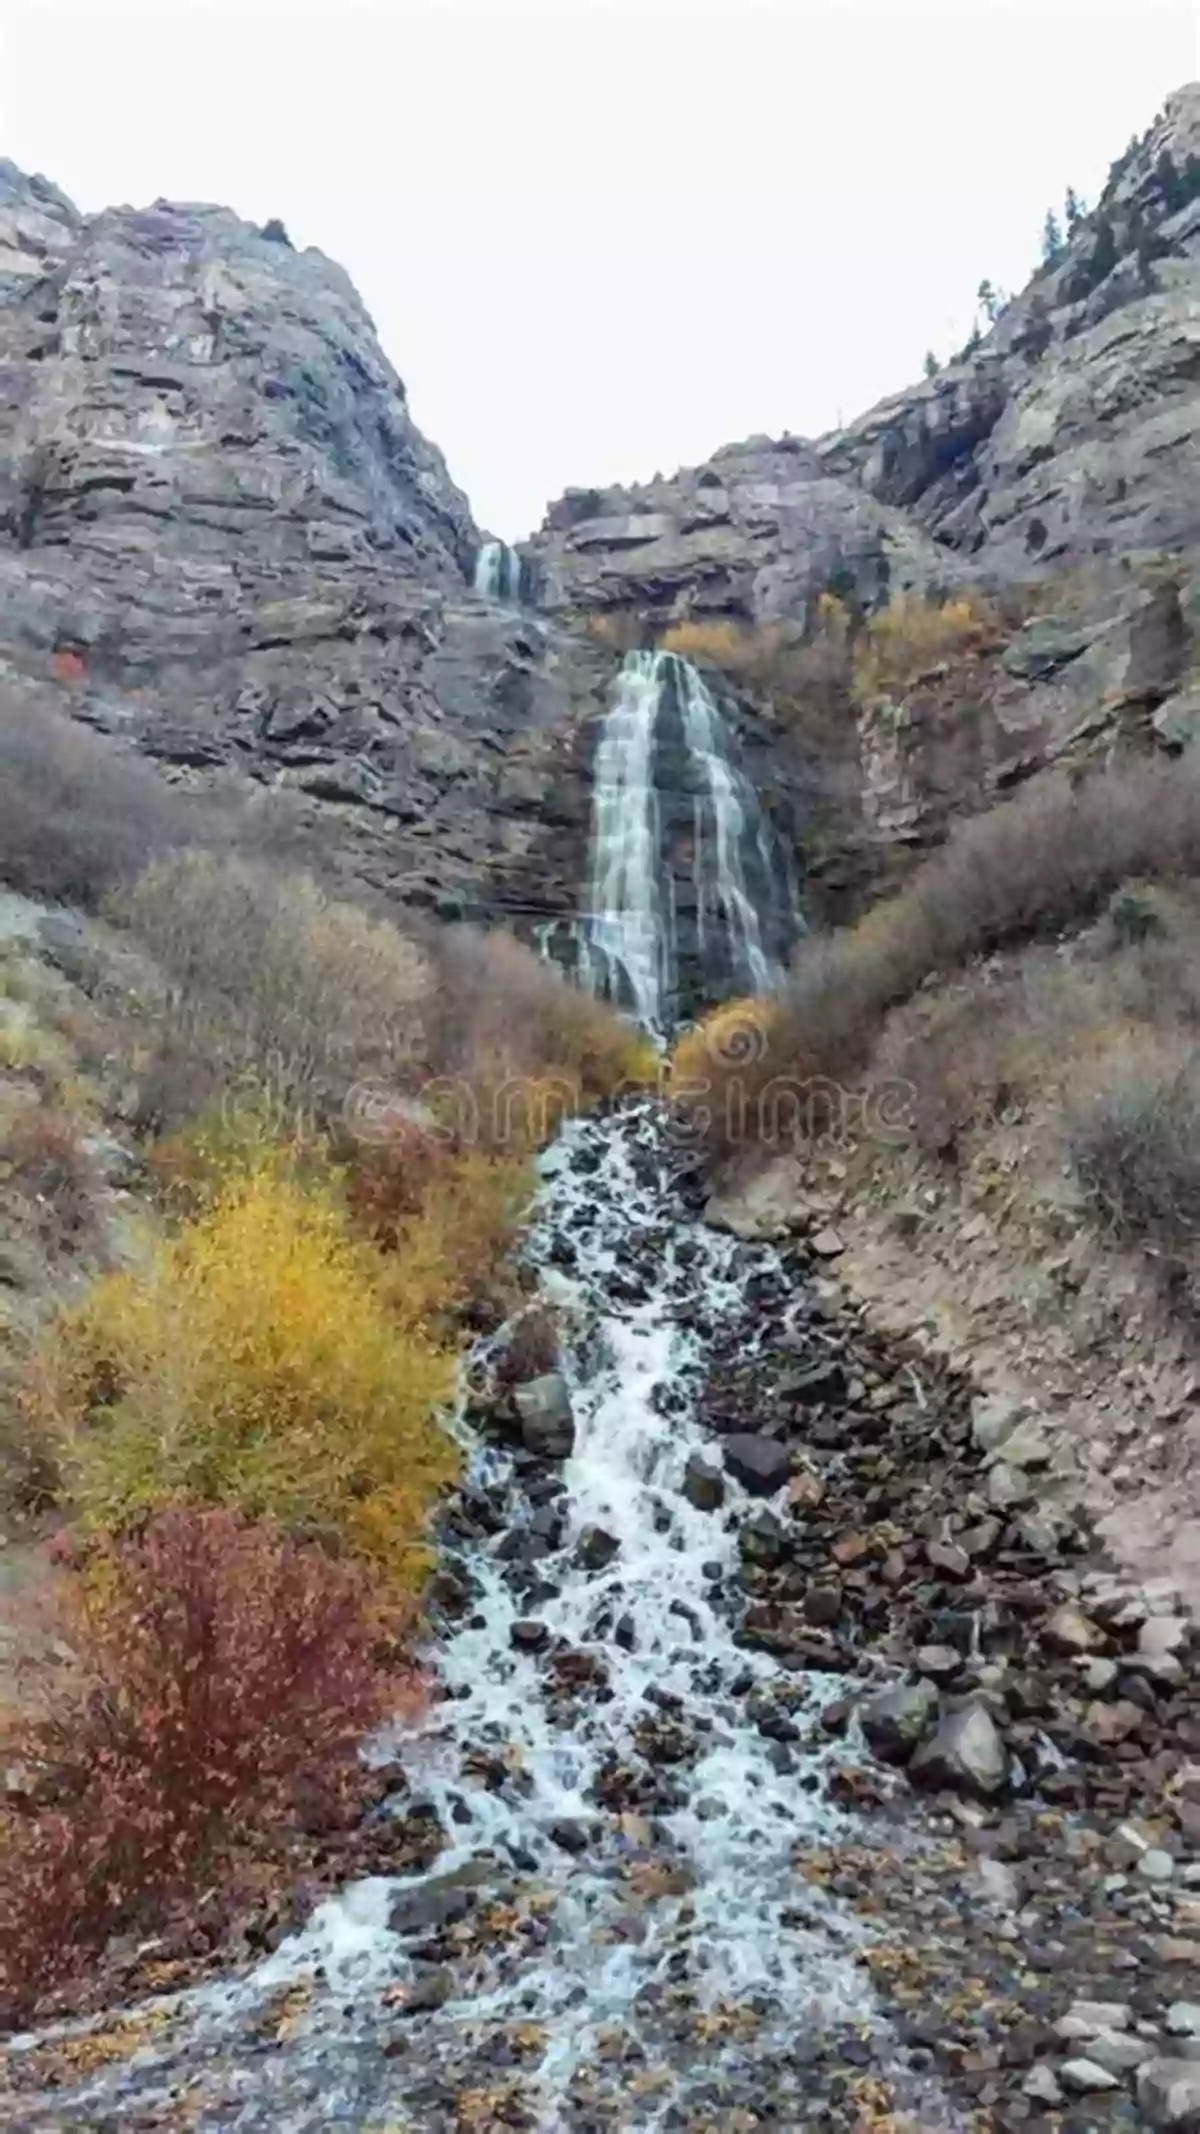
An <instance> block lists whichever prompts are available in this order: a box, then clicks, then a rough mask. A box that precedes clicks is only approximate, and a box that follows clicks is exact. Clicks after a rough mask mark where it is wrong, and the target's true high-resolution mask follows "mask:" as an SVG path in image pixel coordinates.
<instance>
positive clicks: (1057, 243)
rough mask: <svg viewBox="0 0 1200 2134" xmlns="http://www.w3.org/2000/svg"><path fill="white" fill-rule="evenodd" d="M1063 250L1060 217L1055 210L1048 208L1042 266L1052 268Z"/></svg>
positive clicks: (1043, 237)
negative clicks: (1059, 224)
mask: <svg viewBox="0 0 1200 2134" xmlns="http://www.w3.org/2000/svg"><path fill="white" fill-rule="evenodd" d="M1062 249H1063V238H1062V231H1061V230H1060V229H1059V226H1058V216H1057V215H1056V214H1055V212H1054V209H1053V208H1048V209H1047V210H1046V224H1045V228H1044V229H1043V231H1042V265H1043V266H1045V267H1052V266H1053V265H1054V262H1055V260H1056V259H1058V258H1060V257H1061V254H1062Z"/></svg>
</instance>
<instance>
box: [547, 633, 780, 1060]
mask: <svg viewBox="0 0 1200 2134" xmlns="http://www.w3.org/2000/svg"><path fill="white" fill-rule="evenodd" d="M593 778H594V795H593V804H592V841H591V862H590V870H589V881H588V894H587V910H586V912H585V914H584V920H583V928H582V944H581V950H580V975H581V977H582V978H583V981H584V983H585V984H587V985H589V986H590V987H591V988H592V990H593V991H595V992H599V993H605V994H607V995H609V997H611V998H612V999H614V1000H616V1001H618V1002H619V1003H620V1004H621V1005H622V1006H624V1007H626V1008H628V1009H630V1010H631V1011H632V1012H633V1013H634V1014H635V1015H636V1016H637V1019H638V1021H639V1022H641V1023H643V1024H644V1025H645V1026H646V1027H647V1028H648V1029H651V1030H654V1031H659V1032H661V1031H663V1030H665V1029H667V1028H669V1027H670V1026H671V1025H672V1024H673V1023H674V1022H676V1021H677V1020H679V1019H680V1017H681V1015H682V1014H683V1012H685V1010H686V1009H687V1007H689V1006H690V1005H693V1004H695V1003H696V1002H698V1001H701V1000H704V999H714V998H722V997H725V996H727V995H729V994H732V993H761V992H765V991H767V990H768V988H769V987H770V985H771V984H772V983H773V982H774V980H775V979H776V978H777V977H778V975H779V971H780V966H781V963H782V960H783V958H784V956H785V955H786V953H787V950H788V948H789V947H790V946H791V941H792V938H793V937H794V934H795V931H796V928H797V920H796V897H795V885H794V881H793V879H792V874H791V870H790V867H789V865H788V862H787V858H786V855H785V854H784V851H783V849H782V846H781V844H780V842H779V840H778V838H777V837H776V835H775V833H774V831H773V830H772V828H771V825H770V823H769V821H768V819H767V817H766V815H765V813H764V811H763V809H762V807H761V805H760V803H759V799H758V796H757V794H756V793H755V790H754V787H753V786H752V785H751V783H750V780H749V779H748V778H747V777H746V775H745V773H744V772H743V771H742V770H741V769H740V768H739V766H738V764H737V762H736V760H735V756H734V748H733V738H732V735H731V733H730V730H729V727H728V724H727V722H726V720H725V718H724V716H723V714H722V712H721V709H720V706H719V705H718V703H717V701H716V698H715V697H714V695H713V693H712V691H711V689H710V688H709V687H708V684H707V683H706V682H705V680H704V678H703V676H702V675H701V674H700V673H699V672H698V671H697V669H696V668H695V667H693V666H692V665H691V663H690V662H689V661H687V660H684V659H680V658H679V657H678V656H677V655H676V654H674V653H666V652H631V653H630V654H629V656H628V658H627V659H626V661H625V664H624V666H623V668H622V670H621V675H620V678H619V680H618V684H617V687H616V691H615V695H614V700H613V704H612V708H611V710H610V711H609V714H608V716H607V718H606V720H605V722H604V727H603V730H602V732H601V736H600V741H599V745H598V747H597V750H596V757H595V764H594V772H593Z"/></svg>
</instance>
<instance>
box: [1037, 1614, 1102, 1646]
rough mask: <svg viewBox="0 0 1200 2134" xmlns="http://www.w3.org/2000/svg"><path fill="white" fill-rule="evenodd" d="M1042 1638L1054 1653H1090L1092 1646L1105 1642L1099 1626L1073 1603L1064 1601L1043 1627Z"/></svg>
mask: <svg viewBox="0 0 1200 2134" xmlns="http://www.w3.org/2000/svg"><path fill="white" fill-rule="evenodd" d="M1042 1636H1043V1638H1044V1639H1045V1641H1046V1643H1047V1645H1050V1646H1052V1647H1053V1649H1054V1650H1055V1651H1056V1652H1091V1650H1092V1648H1093V1647H1094V1646H1096V1645H1103V1644H1104V1642H1105V1639H1104V1632H1103V1631H1102V1630H1101V1628H1100V1626H1099V1624H1098V1623H1093V1621H1092V1619H1091V1617H1090V1616H1089V1615H1085V1614H1084V1612H1083V1609H1082V1608H1081V1607H1079V1605H1078V1603H1077V1602H1075V1601H1064V1602H1063V1605H1062V1607H1061V1608H1056V1609H1055V1611H1054V1613H1053V1615H1052V1616H1049V1617H1048V1618H1047V1620H1046V1622H1045V1624H1044V1626H1043V1629H1042Z"/></svg>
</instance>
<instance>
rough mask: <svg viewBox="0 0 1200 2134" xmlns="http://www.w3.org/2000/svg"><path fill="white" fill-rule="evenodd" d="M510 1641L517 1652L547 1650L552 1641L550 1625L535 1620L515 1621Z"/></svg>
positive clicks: (510, 1630)
mask: <svg viewBox="0 0 1200 2134" xmlns="http://www.w3.org/2000/svg"><path fill="white" fill-rule="evenodd" d="M508 1641H509V1644H510V1645H511V1646H512V1647H513V1649H514V1651H515V1652H545V1650H546V1647H547V1645H548V1644H549V1643H550V1625H549V1624H548V1623H538V1622H534V1621H525V1622H518V1623H513V1624H511V1625H510V1626H509V1632H508Z"/></svg>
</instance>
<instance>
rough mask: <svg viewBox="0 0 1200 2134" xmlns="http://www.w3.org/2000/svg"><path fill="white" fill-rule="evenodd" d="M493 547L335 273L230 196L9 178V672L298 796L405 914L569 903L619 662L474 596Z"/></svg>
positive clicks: (1, 200)
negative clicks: (109, 191) (402, 904)
mask: <svg viewBox="0 0 1200 2134" xmlns="http://www.w3.org/2000/svg"><path fill="white" fill-rule="evenodd" d="M478 543H479V535H478V533H477V530H476V528H475V526H474V524H473V522H472V519H471V514H470V511H469V508H468V506H467V502H466V499H465V497H464V496H463V495H462V493H461V491H460V490H458V489H457V488H456V487H455V485H454V483H453V482H452V481H451V479H450V477H449V475H448V473H447V470H446V466H445V463H444V461H443V460H442V457H441V455H440V453H438V452H437V451H436V450H435V449H434V447H433V446H431V445H430V444H429V443H428V442H427V441H426V440H425V438H424V437H422V435H421V433H420V431H419V430H418V429H417V427H416V425H415V424H414V422H413V420H412V417H411V415H410V413H409V410H408V405H407V401H406V398H405V393H404V387H403V385H402V383H401V381H400V379H399V378H398V377H397V376H396V373H395V372H394V370H393V369H392V368H391V365H390V364H389V363H388V361H387V359H386V358H385V357H384V355H383V354H382V352H381V350H380V348H379V346H378V343H377V341H376V338H375V334H374V329H373V328H372V325H371V322H370V320H369V318H368V316H367V314H366V311H365V309H364V307H363V305H362V303H361V301H360V299H359V298H358V296H357V294H356V292H355V291H354V289H353V287H352V285H351V283H350V282H349V280H348V278H347V277H346V275H345V274H344V273H343V272H342V270H341V269H340V268H339V267H337V266H335V265H334V264H333V263H332V262H331V261H329V260H327V259H325V258H324V257H323V256H322V254H320V253H319V252H316V251H314V250H309V251H306V252H302V253H300V252H296V251H294V250H293V249H292V247H291V245H290V244H289V242H288V240H287V238H286V235H285V233H284V232H283V231H282V229H281V228H278V227H272V226H268V228H267V230H266V231H263V230H258V229H255V228H253V227H252V226H251V225H249V224H246V223H244V222H241V221H239V220H238V218H237V217H236V216H235V215H233V214H231V213H229V212H228V211H227V210H225V209H221V208H211V207H194V206H179V205H174V204H171V203H168V202H162V201H160V202H158V203H156V204H155V206H154V207H152V208H149V209H147V210H144V211H134V210H132V209H124V208H121V209H111V210H108V211H106V212H105V213H104V214H101V215H98V216H96V217H94V218H92V219H90V220H87V219H84V218H83V217H81V216H80V215H78V214H77V213H76V211H75V210H74V209H73V208H72V206H71V204H70V202H69V201H67V200H66V199H65V198H64V196H63V195H62V194H61V193H59V192H58V191H57V190H56V189H55V188H54V187H53V186H51V185H49V184H47V183H46V181H45V180H43V179H40V178H32V179H31V178H25V177H23V176H22V175H21V174H20V173H19V172H18V171H16V170H15V168H14V167H13V166H12V165H11V164H0V661H2V663H3V665H2V668H0V672H2V673H3V675H4V676H5V677H6V678H7V679H8V680H9V682H10V683H11V684H15V685H16V686H19V685H20V683H21V681H22V680H23V679H34V678H37V679H39V680H44V679H49V680H51V681H52V682H55V683H56V684H57V685H58V686H59V687H60V688H61V690H62V694H63V700H64V703H65V704H66V705H67V706H68V707H69V708H70V709H71V710H72V711H73V712H74V713H75V715H76V716H78V717H79V718H81V719H83V720H85V721H87V722H88V723H89V724H91V725H93V726H96V727H99V728H101V729H102V730H104V731H106V732H111V733H112V734H114V735H119V736H125V737H129V738H131V739H133V740H134V741H136V742H137V743H138V744H139V745H140V746H141V747H142V748H143V749H145V750H146V751H147V752H148V753H149V754H151V755H152V756H154V757H156V758H158V759H159V760H160V761H161V762H162V763H163V765H164V766H165V767H166V768H167V769H168V771H169V774H170V775H171V776H173V777H177V778H178V777H183V778H186V779H187V780H188V781H189V782H193V783H195V782H205V781H210V782H211V781H213V780H216V779H219V778H221V777H222V776H225V777H228V776H230V775H233V776H237V777H248V778H250V779H253V780H255V781H257V782H259V783H260V784H266V785H269V786H271V787H273V788H276V789H278V791H279V793H280V795H281V796H282V797H281V805H282V806H284V807H286V808H288V809H290V811H291V812H292V814H294V816H295V818H296V820H297V823H298V825H299V826H300V827H302V828H303V829H304V830H305V831H306V832H307V833H308V836H309V838H310V839H311V840H312V841H314V842H315V843H316V844H317V845H318V846H319V847H320V848H321V849H322V850H323V851H325V852H327V853H328V855H329V858H330V861H331V863H336V865H337V866H338V867H339V868H346V869H348V870H349V871H351V872H353V873H357V874H359V875H361V876H362V877H364V878H365V879H366V880H368V881H370V882H372V883H373V884H374V885H375V886H377V887H379V888H381V889H383V890H385V891H388V892H391V893H394V894H396V895H398V896H400V897H402V898H404V899H406V900H409V901H413V902H417V903H423V904H430V903H438V902H441V903H443V904H444V905H445V906H446V907H447V908H448V909H451V910H455V911H457V910H460V909H467V910H479V911H481V912H484V913H486V912H488V911H490V910H494V909H495V908H497V907H499V908H501V909H521V908H523V907H524V906H526V905H528V904H532V905H533V907H534V909H535V911H536V912H537V913H539V914H540V913H543V912H546V913H552V912H554V911H556V910H559V909H562V908H564V906H565V905H567V904H568V903H569V900H570V898H571V897H572V896H573V893H574V887H575V883H576V881H577V879H578V874H579V852H580V845H581V839H582V837H583V836H584V835H585V834H586V818H587V808H586V802H585V801H584V800H583V799H582V798H581V797H580V792H579V781H578V779H577V778H575V777H574V775H573V765H574V762H575V759H576V756H577V754H578V747H577V730H576V722H575V721H574V719H573V717H568V716H567V712H568V708H569V707H571V706H573V705H575V704H578V703H581V702H583V703H586V702H587V700H588V697H589V694H593V693H594V692H595V691H596V690H597V689H601V688H602V687H603V683H604V680H605V678H606V674H607V665H608V663H607V662H606V661H604V660H602V659H601V658H600V657H599V655H598V654H597V653H596V652H595V650H594V649H593V648H590V647H589V646H588V645H587V644H586V643H584V642H578V641H570V642H568V641H566V640H564V639H563V638H562V636H561V633H558V632H557V631H555V630H554V628H553V627H552V626H550V625H548V624H545V623H542V622H539V621H536V620H534V619H532V618H529V617H526V616H522V615H520V614H518V613H516V612H514V611H512V610H511V609H508V608H505V607H502V606H500V605H498V604H496V603H494V602H489V601H482V600H479V599H477V598H476V597H475V595H474V594H473V593H472V591H471V590H470V581H471V574H472V571H473V566H474V561H475V554H476V550H477V547H478ZM564 794H565V795H566V797H565V798H564V797H563V795H564ZM564 828H565V832H566V836H565V852H564V855H563V859H562V864H561V866H557V868H556V862H555V856H554V847H555V840H556V837H562V835H563V832H564ZM535 847H536V848H537V849H536V857H534V856H532V855H533V848H535Z"/></svg>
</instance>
